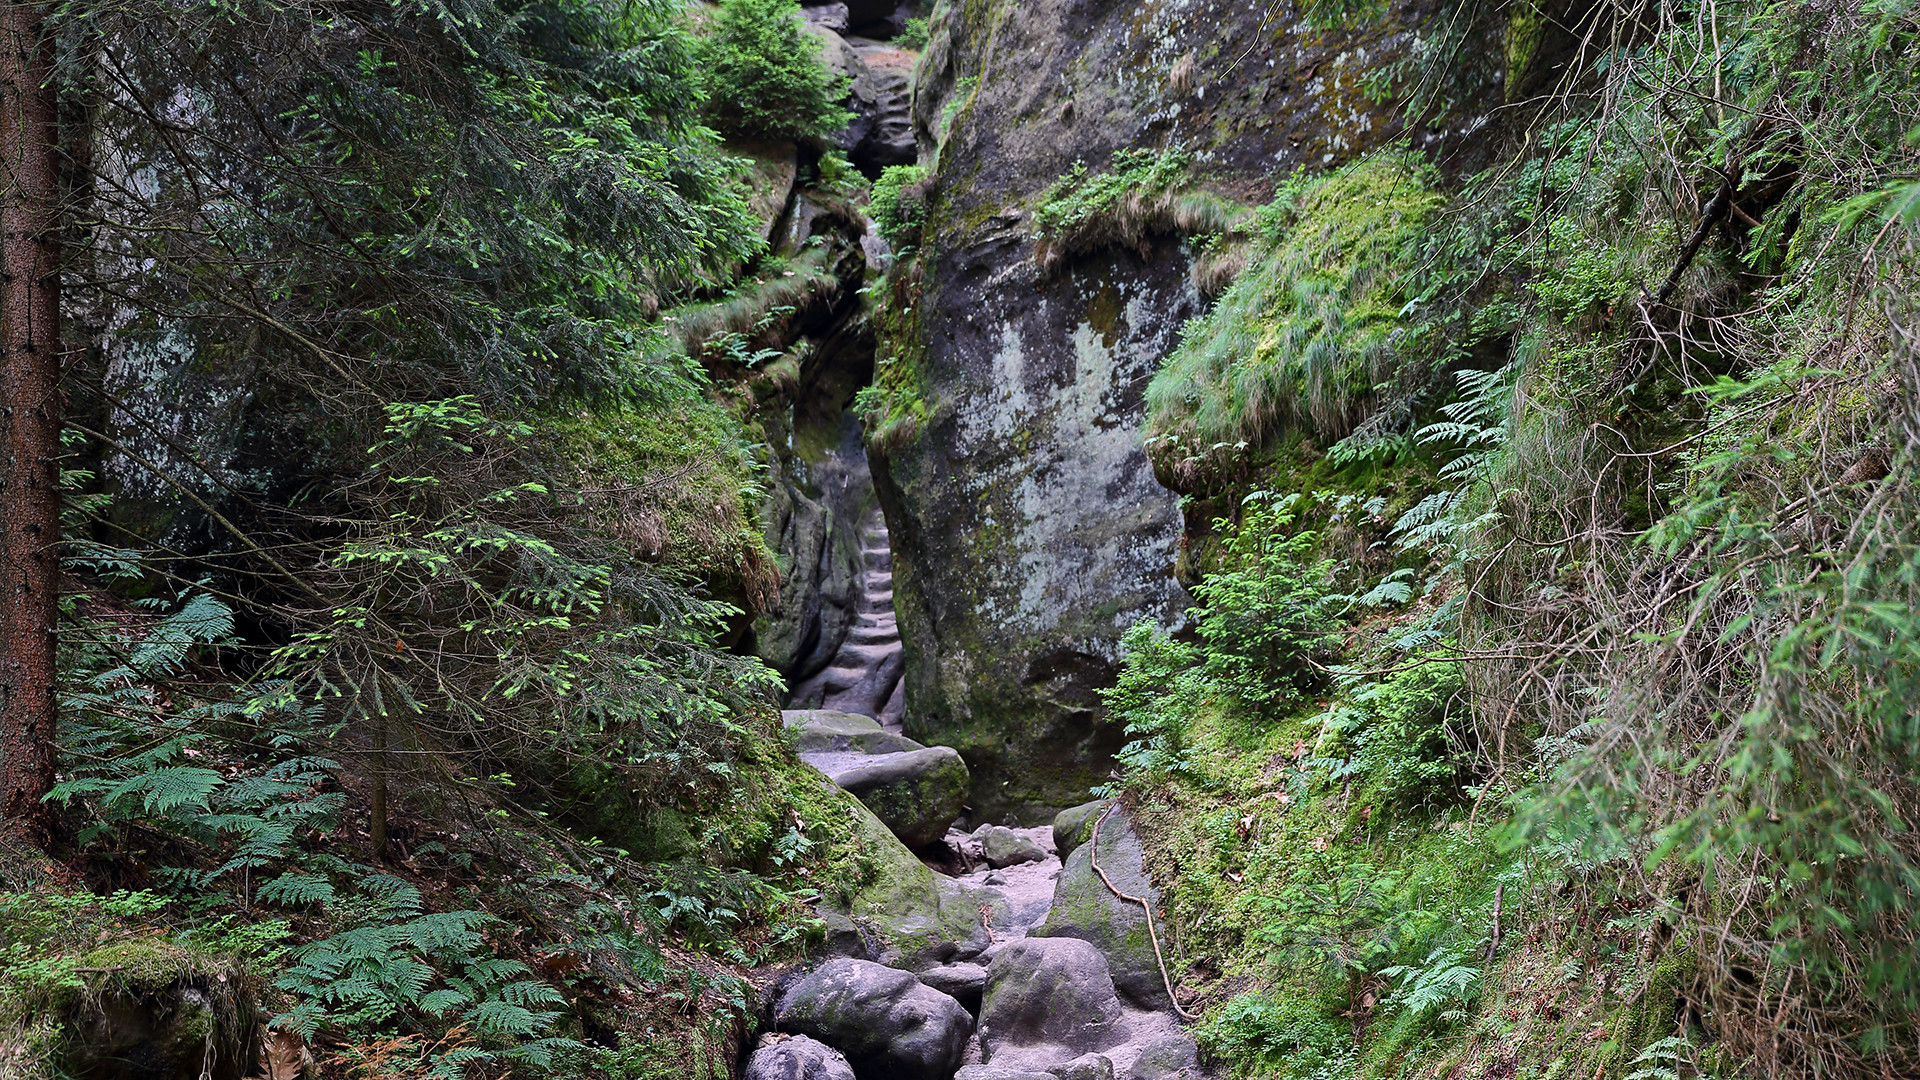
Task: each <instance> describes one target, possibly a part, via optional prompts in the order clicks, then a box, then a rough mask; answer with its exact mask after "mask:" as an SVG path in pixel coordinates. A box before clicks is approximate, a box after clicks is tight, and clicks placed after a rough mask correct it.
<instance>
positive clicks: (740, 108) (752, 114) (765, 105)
mask: <svg viewBox="0 0 1920 1080" xmlns="http://www.w3.org/2000/svg"><path fill="white" fill-rule="evenodd" d="M800 27H801V19H800V8H799V5H797V4H796V3H794V2H793V0H721V4H720V11H719V14H718V15H717V16H716V17H715V19H714V24H713V30H712V33H711V34H710V36H708V37H707V38H706V39H705V40H704V41H703V42H702V45H701V51H702V54H703V55H702V59H703V60H704V61H705V80H706V92H707V112H708V115H709V117H710V118H711V119H712V121H713V124H714V126H715V127H717V128H719V129H720V130H721V131H723V132H725V133H727V134H729V135H734V136H739V137H742V138H749V139H791V140H794V141H796V142H809V143H823V142H825V141H827V140H828V139H830V138H831V137H832V136H833V135H834V133H835V132H838V131H839V130H840V129H841V128H844V127H846V126H847V120H848V116H847V111H846V110H845V109H843V108H841V107H840V104H839V102H840V101H841V99H843V98H844V97H845V96H846V93H847V85H846V79H845V78H844V77H843V76H840V75H837V74H835V73H834V72H832V71H830V70H828V68H827V66H826V65H825V64H823V63H821V61H820V56H819V47H818V45H817V44H816V43H815V42H814V40H813V38H811V37H809V36H808V35H807V34H806V33H804V32H803V31H802V30H801V28H800Z"/></svg>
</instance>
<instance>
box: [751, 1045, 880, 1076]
mask: <svg viewBox="0 0 1920 1080" xmlns="http://www.w3.org/2000/svg"><path fill="white" fill-rule="evenodd" d="M745 1080H854V1075H853V1066H851V1065H849V1064H847V1059H846V1056H845V1055H844V1054H842V1053H840V1051H838V1050H835V1049H834V1048H833V1047H831V1046H828V1045H827V1044H825V1043H822V1042H817V1041H815V1040H813V1039H809V1038H808V1037H806V1036H805V1035H782V1034H769V1035H763V1036H761V1038H760V1045H759V1046H758V1047H756V1048H755V1049H754V1051H753V1056H752V1057H750V1058H748V1059H747V1072H746V1077H745Z"/></svg>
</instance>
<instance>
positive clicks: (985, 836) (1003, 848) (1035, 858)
mask: <svg viewBox="0 0 1920 1080" xmlns="http://www.w3.org/2000/svg"><path fill="white" fill-rule="evenodd" d="M975 835H976V836H977V837H978V838H979V841H980V857H981V858H982V859H984V860H986V863H987V865H988V866H991V867H995V868H1000V867H1007V866H1019V865H1020V864H1022V863H1031V862H1043V861H1045V859H1046V857H1047V852H1046V849H1045V848H1043V847H1041V846H1040V845H1039V844H1036V843H1034V842H1033V841H1032V840H1030V839H1028V838H1027V837H1026V835H1025V834H1023V833H1020V832H1018V831H1016V830H1013V829H1009V828H1007V827H1006V826H1005V825H987V826H984V827H982V828H981V829H980V830H979V832H978V833H976V834H975Z"/></svg>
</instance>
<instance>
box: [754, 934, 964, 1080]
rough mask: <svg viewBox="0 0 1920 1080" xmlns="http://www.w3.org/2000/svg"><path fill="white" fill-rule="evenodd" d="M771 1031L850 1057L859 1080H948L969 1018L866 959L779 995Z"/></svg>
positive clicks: (816, 974)
mask: <svg viewBox="0 0 1920 1080" xmlns="http://www.w3.org/2000/svg"><path fill="white" fill-rule="evenodd" d="M773 1020H774V1025H775V1026H776V1027H778V1028H779V1029H780V1030H782V1031H787V1032H796V1033H799V1034H802V1035H810V1036H812V1037H813V1038H816V1039H819V1040H820V1041H821V1042H824V1043H826V1044H827V1045H829V1046H832V1047H834V1048H835V1049H837V1050H839V1051H840V1052H841V1053H843V1054H845V1055H846V1056H847V1060H848V1061H849V1062H850V1063H852V1065H853V1068H854V1071H855V1072H856V1073H858V1074H860V1075H862V1076H885V1077H899V1078H900V1080H947V1078H948V1077H950V1076H952V1075H953V1073H954V1070H955V1069H957V1068H958V1067H959V1065H960V1060H961V1057H962V1055H963V1054H965V1052H966V1048H967V1038H968V1036H969V1035H971V1034H972V1033H973V1018H972V1017H971V1016H968V1015H967V1011H966V1010H965V1009H963V1008H961V1007H960V1003H959V1002H957V1001H955V1000H954V999H953V998H951V997H948V996H947V995H946V994H943V993H941V992H939V991H938V990H934V989H932V988H930V987H927V986H924V985H922V984H921V983H920V981H919V980H918V979H915V978H914V977H913V976H912V975H910V974H908V973H906V972H904V971H900V970H897V969H895V968H890V967H883V966H881V965H879V964H874V963H869V962H867V961H865V960H849V959H840V960H829V961H827V962H826V963H824V964H822V965H820V967H819V968H817V969H815V970H814V971H813V972H812V973H810V974H808V975H807V976H806V977H805V978H803V979H801V980H799V981H798V982H795V983H794V984H793V985H791V986H789V987H787V989H786V990H785V991H784V992H783V993H782V994H781V995H780V998H779V1001H778V1002H777V1003H776V1005H775V1006H774V1014H773Z"/></svg>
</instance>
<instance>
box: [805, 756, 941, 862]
mask: <svg viewBox="0 0 1920 1080" xmlns="http://www.w3.org/2000/svg"><path fill="white" fill-rule="evenodd" d="M833 782H834V783H836V784H838V785H840V786H841V787H843V788H845V789H846V790H848V791H850V792H852V793H853V794H854V795H855V796H856V797H857V798H859V800H860V801H861V802H863V803H866V804H867V808H868V809H870V810H872V811H873V813H874V816H875V817H878V818H879V819H880V820H881V821H882V822H884V823H885V824H886V826H887V828H889V829H891V830H893V835H895V836H897V837H899V838H900V839H901V841H903V842H904V843H906V844H907V845H908V846H909V847H925V846H926V845H928V844H931V843H933V842H935V841H936V840H939V839H940V838H941V837H942V836H945V835H946V833H947V824H948V823H949V822H951V821H952V820H953V819H954V818H956V817H959V816H960V806H961V803H962V802H963V801H964V800H965V799H966V797H967V765H966V762H964V761H961V760H960V755H959V754H957V753H955V752H954V750H953V748H952V747H950V746H929V747H926V748H924V749H920V750H908V751H905V752H902V753H898V754H877V755H874V756H873V757H871V758H869V759H867V760H866V761H865V762H862V763H860V764H857V765H854V766H852V767H850V768H847V769H844V770H842V771H840V772H837V773H835V774H833Z"/></svg>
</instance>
